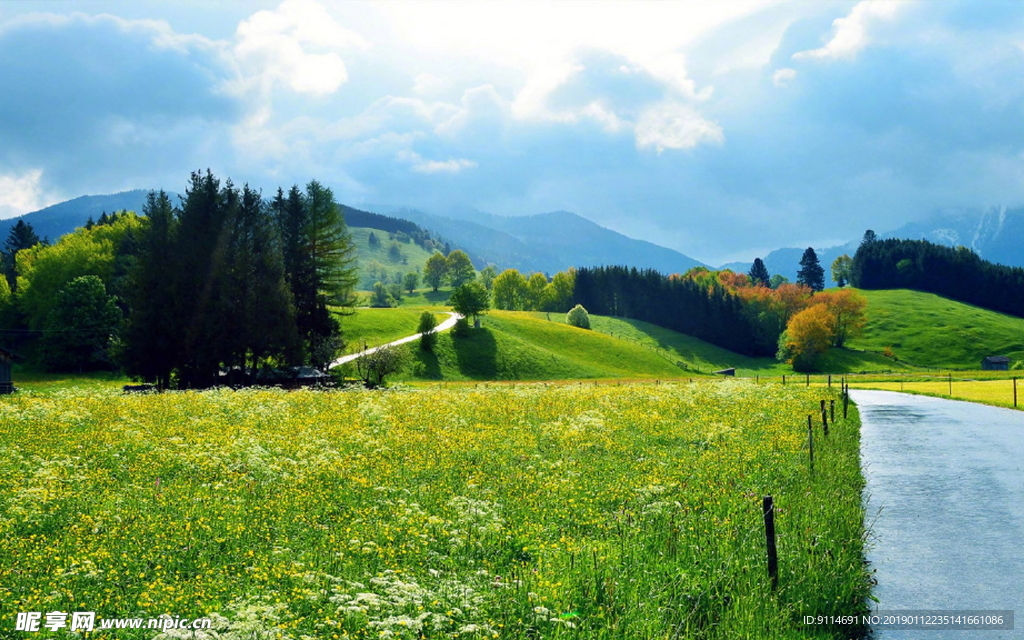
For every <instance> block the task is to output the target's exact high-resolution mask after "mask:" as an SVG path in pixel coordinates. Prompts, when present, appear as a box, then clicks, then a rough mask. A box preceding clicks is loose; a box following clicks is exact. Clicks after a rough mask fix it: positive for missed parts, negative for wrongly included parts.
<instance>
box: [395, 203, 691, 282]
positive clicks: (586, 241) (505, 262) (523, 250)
mask: <svg viewBox="0 0 1024 640" xmlns="http://www.w3.org/2000/svg"><path fill="white" fill-rule="evenodd" d="M386 208H387V207H385V209H386ZM390 215H393V216H397V217H399V218H405V219H407V220H412V221H413V222H416V223H418V224H419V225H420V226H422V227H426V228H427V229H431V230H432V231H434V232H436V233H437V234H438V235H440V236H442V237H444V238H445V239H446V240H448V241H449V242H451V244H452V246H457V247H459V248H461V249H463V250H464V251H466V252H467V253H469V254H470V256H473V257H474V258H476V259H478V260H482V261H483V262H484V264H486V263H487V262H492V263H494V264H496V265H497V266H498V267H499V268H502V269H505V268H514V269H519V270H520V271H524V272H531V271H542V272H546V273H549V274H551V273H555V272H557V271H562V270H564V269H567V268H569V267H590V266H599V265H627V266H631V267H637V268H650V269H656V270H658V271H661V272H662V273H684V272H686V271H687V270H689V269H690V268H692V267H696V266H701V264H702V263H700V262H698V261H697V260H694V259H693V258H691V257H689V256H686V255H683V254H682V253H679V252H678V251H673V250H672V249H666V248H665V247H661V246H658V245H656V244H653V243H650V242H647V241H645V240H635V239H633V238H630V237H627V236H624V235H622V234H621V233H618V232H615V231H612V230H611V229H607V228H605V227H602V226H601V225H599V224H596V223H594V222H591V221H590V220H587V219H586V218H584V217H582V216H579V215H576V214H575V213H570V212H568V211H553V212H551V213H541V214H537V215H530V216H496V215H492V214H488V213H482V212H479V211H462V212H455V213H453V214H451V215H450V216H441V215H436V214H430V213H425V212H423V211H418V210H415V209H406V208H399V209H394V208H392V209H391V210H390ZM477 266H478V267H481V266H484V265H483V264H477Z"/></svg>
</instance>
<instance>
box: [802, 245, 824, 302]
mask: <svg viewBox="0 0 1024 640" xmlns="http://www.w3.org/2000/svg"><path fill="white" fill-rule="evenodd" d="M796 282H797V284H802V285H806V286H808V287H810V288H811V290H813V291H821V290H822V289H824V288H825V270H824V269H822V268H821V264H820V263H819V262H818V254H816V253H814V249H813V248H811V247H807V250H806V251H804V255H803V257H801V258H800V271H798V272H797V274H796Z"/></svg>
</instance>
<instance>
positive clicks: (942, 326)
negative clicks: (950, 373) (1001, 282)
mask: <svg viewBox="0 0 1024 640" xmlns="http://www.w3.org/2000/svg"><path fill="white" fill-rule="evenodd" d="M860 293H861V294H863V295H864V296H865V297H866V298H867V299H868V310H867V314H868V324H867V327H866V328H865V331H864V335H863V336H862V337H859V338H857V339H855V340H854V341H853V342H852V343H851V346H852V347H854V348H857V349H866V350H870V351H873V352H876V353H881V352H882V351H883V350H884V349H885V348H886V347H891V348H892V350H893V352H894V353H895V355H896V357H897V358H898V359H899V360H900V361H902V362H905V363H908V364H912V365H915V366H918V367H931V368H938V369H977V368H978V367H980V366H981V360H982V358H985V357H986V356H997V355H998V356H1010V359H1011V361H1016V362H1019V361H1022V360H1024V318H1017V317H1014V316H1008V315H1005V314H1001V313H997V312H995V311H988V310H987V309H981V308H979V307H973V306H971V305H968V304H964V303H962V302H954V301H952V300H948V299H946V298H942V297H940V296H937V295H934V294H931V293H921V292H919V291H909V290H906V289H895V290H887V291H865V290H861V291H860Z"/></svg>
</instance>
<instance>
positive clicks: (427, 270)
mask: <svg viewBox="0 0 1024 640" xmlns="http://www.w3.org/2000/svg"><path fill="white" fill-rule="evenodd" d="M447 273H448V260H447V259H445V257H444V255H442V254H441V252H440V251H435V252H434V254H433V255H432V256H430V257H429V258H427V263H426V264H425V265H423V282H424V283H425V284H427V285H428V286H430V287H433V289H434V291H437V288H438V287H440V286H441V283H442V282H444V278H445V275H447Z"/></svg>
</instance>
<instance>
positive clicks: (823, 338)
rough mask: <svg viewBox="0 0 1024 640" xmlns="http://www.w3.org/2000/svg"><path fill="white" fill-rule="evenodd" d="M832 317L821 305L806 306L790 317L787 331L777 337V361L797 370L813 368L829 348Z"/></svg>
mask: <svg viewBox="0 0 1024 640" xmlns="http://www.w3.org/2000/svg"><path fill="white" fill-rule="evenodd" d="M833 324H834V318H833V316H832V313H831V312H830V311H829V310H828V306H827V305H824V304H816V305H812V306H810V307H807V308H806V309H804V310H803V311H801V312H799V313H797V314H796V315H794V316H793V317H792V318H790V319H789V323H788V324H787V325H786V331H785V332H783V334H782V336H780V337H779V352H778V356H777V357H778V358H779V360H784V361H786V362H789V363H790V364H792V365H793V368H794V369H795V370H797V371H810V370H812V369H814V368H815V365H816V364H817V361H818V358H819V357H820V356H822V355H823V354H824V353H825V352H826V351H828V348H829V346H830V345H831V344H832V341H833V333H832V327H833Z"/></svg>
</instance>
